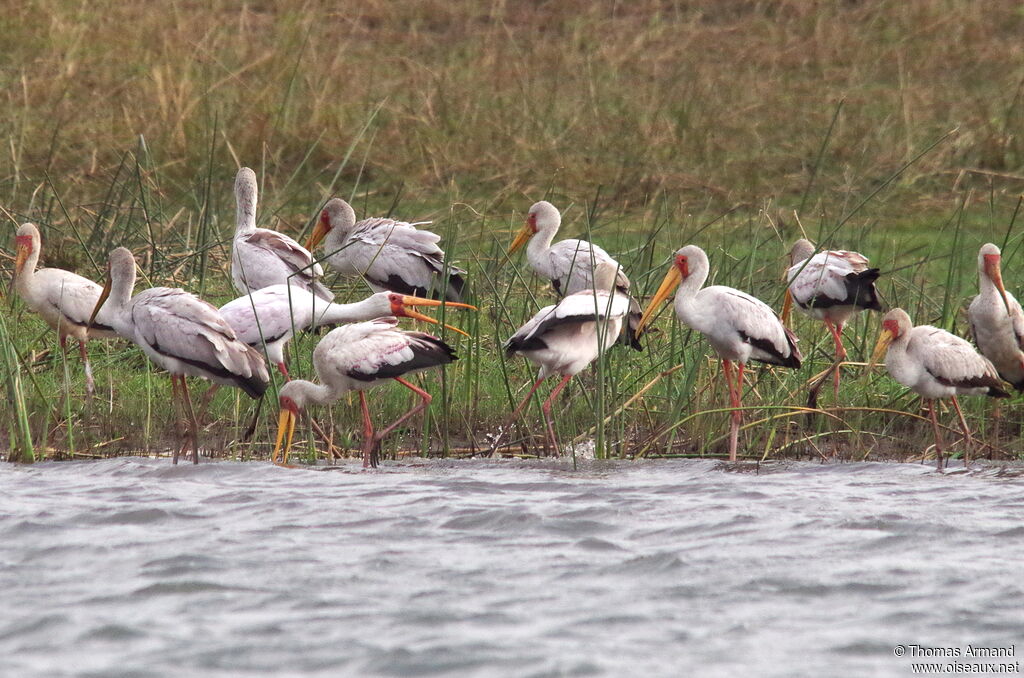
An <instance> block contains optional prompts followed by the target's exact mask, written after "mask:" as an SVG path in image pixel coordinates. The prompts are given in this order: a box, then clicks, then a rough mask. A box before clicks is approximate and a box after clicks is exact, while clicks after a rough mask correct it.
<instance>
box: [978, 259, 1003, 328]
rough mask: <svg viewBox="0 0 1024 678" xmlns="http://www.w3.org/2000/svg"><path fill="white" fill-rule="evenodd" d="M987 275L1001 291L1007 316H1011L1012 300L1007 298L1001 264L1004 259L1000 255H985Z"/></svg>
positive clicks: (1000, 295) (1000, 294)
mask: <svg viewBox="0 0 1024 678" xmlns="http://www.w3.org/2000/svg"><path fill="white" fill-rule="evenodd" d="M981 256H982V259H983V260H984V262H985V264H984V269H985V275H986V276H988V279H989V280H991V281H992V284H993V285H995V286H996V289H997V290H999V297H1000V298H1001V299H1002V300H1003V306H1004V307H1005V308H1006V314H1007V315H1009V314H1010V300H1009V299H1007V297H1006V287H1005V286H1004V285H1003V270H1002V267H1001V262H1002V259H1003V257H1002V256H1001V255H999V254H983V255H981Z"/></svg>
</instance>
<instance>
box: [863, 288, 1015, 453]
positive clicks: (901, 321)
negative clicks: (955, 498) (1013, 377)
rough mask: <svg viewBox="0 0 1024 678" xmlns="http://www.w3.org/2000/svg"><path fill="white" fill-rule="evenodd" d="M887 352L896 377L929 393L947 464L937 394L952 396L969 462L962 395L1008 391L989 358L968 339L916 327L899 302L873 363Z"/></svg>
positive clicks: (1003, 394) (938, 445) (937, 439)
mask: <svg viewBox="0 0 1024 678" xmlns="http://www.w3.org/2000/svg"><path fill="white" fill-rule="evenodd" d="M883 355H884V356H885V369H886V370H888V372H889V375H890V376H892V378H893V379H895V380H896V381H898V382H899V383H901V384H903V385H904V386H906V387H907V388H909V389H910V390H912V391H913V392H914V393H917V394H918V395H919V396H921V397H922V398H923V399H924V402H925V403H926V404H927V405H928V413H929V417H930V418H931V422H932V430H933V431H934V433H935V456H936V458H937V466H938V468H942V437H941V436H940V435H939V424H938V420H937V418H936V414H935V400H936V399H938V398H950V399H951V400H952V401H953V407H954V408H955V409H956V415H957V417H958V418H959V419H960V427H961V428H962V429H963V433H964V449H965V453H964V464H965V465H966V464H968V463H970V443H971V430H970V429H969V428H968V427H967V421H966V420H965V419H964V413H963V412H962V411H961V410H960V403H959V402H958V401H957V399H956V397H957V396H958V395H988V396H992V397H995V398H1005V397H1007V393H1006V391H1004V390H1003V382H1002V381H1001V380H1000V378H999V373H998V372H996V368H995V367H994V366H993V365H992V363H991V362H989V360H988V358H986V357H985V356H983V355H981V354H979V353H978V352H977V351H976V350H974V347H973V346H971V345H970V343H968V342H967V341H965V340H964V339H961V338H960V337H958V336H956V335H954V334H950V333H949V332H947V331H946V330H942V329H939V328H938V327H932V326H931V325H918V326H917V327H914V325H913V323H912V322H911V320H910V316H909V315H907V312H906V311H904V310H903V309H901V308H894V309H892V310H891V311H889V312H888V313H886V314H885V317H884V318H883V319H882V331H881V333H880V334H879V336H878V343H877V344H875V350H874V353H873V354H872V356H871V364H872V365H873V364H875V363H876V362H878V361H879V360H880V359H881V358H882V356H883Z"/></svg>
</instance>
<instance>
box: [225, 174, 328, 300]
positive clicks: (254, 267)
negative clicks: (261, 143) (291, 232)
mask: <svg viewBox="0 0 1024 678" xmlns="http://www.w3.org/2000/svg"><path fill="white" fill-rule="evenodd" d="M235 201H236V203H237V212H236V225H235V238H234V242H233V243H232V247H231V281H232V282H233V283H234V285H235V289H236V290H238V292H239V293H240V294H246V293H247V292H252V291H255V290H259V289H262V288H264V287H269V286H270V285H280V284H292V285H297V286H299V287H301V288H302V289H305V290H308V291H310V292H312V293H313V294H315V295H316V296H318V297H320V298H321V299H323V300H325V301H331V300H333V299H334V293H332V292H331V291H330V290H329V289H327V287H325V286H324V284H323V283H322V282H321V281H320V278H322V277H323V274H324V270H323V268H322V267H321V266H320V264H318V263H316V262H315V261H314V259H313V255H311V254H310V253H309V250H307V249H306V248H305V247H303V246H302V245H300V244H299V243H297V242H295V241H294V240H293V239H292V238H289V237H288V236H286V235H284V234H283V233H278V232H277V231H272V230H270V229H267V228H256V201H257V189H256V174H255V172H253V171H252V170H251V169H249V168H248V167H243V168H242V169H240V170H238V175H237V176H236V177H235Z"/></svg>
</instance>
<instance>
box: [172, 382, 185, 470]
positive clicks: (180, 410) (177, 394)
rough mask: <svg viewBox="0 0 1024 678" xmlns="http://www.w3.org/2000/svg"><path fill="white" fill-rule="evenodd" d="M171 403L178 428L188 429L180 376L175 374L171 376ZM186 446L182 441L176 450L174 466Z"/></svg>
mask: <svg viewBox="0 0 1024 678" xmlns="http://www.w3.org/2000/svg"><path fill="white" fill-rule="evenodd" d="M171 402H172V403H173V404H174V412H175V414H176V415H177V417H178V421H177V426H178V428H179V429H181V428H186V427H187V426H188V423H187V422H186V416H185V404H184V402H183V401H182V398H181V388H180V387H179V386H178V376H177V375H175V374H172V375H171ZM185 445H186V442H185V440H184V439H182V441H181V443H180V444H179V445H178V447H177V449H175V450H174V455H173V456H172V457H171V463H172V464H177V463H178V457H179V456H181V453H182V452H184V451H185Z"/></svg>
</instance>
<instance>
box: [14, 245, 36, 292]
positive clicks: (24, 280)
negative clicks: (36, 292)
mask: <svg viewBox="0 0 1024 678" xmlns="http://www.w3.org/2000/svg"><path fill="white" fill-rule="evenodd" d="M40 249H42V248H41V247H40V246H39V240H37V239H34V240H33V242H32V251H31V252H30V253H29V255H28V256H27V257H26V258H25V264H24V266H22V267H21V273H19V274H18V275H17V276H16V277H15V279H14V285H15V287H17V289H18V291H19V292H21V295H22V296H25V294H26V291H27V290H29V289H30V288H31V287H32V281H33V280H35V277H36V266H38V265H39V250H40Z"/></svg>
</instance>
